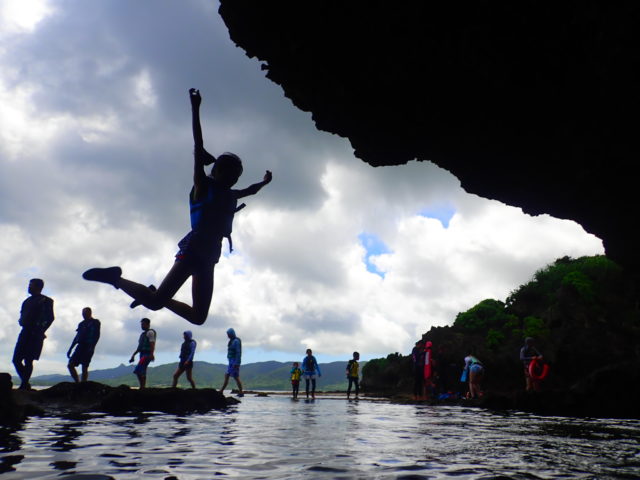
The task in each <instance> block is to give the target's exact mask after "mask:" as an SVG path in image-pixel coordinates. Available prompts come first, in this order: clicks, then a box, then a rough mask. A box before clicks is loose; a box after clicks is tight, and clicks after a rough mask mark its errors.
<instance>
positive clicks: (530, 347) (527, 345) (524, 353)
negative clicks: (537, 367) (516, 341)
mask: <svg viewBox="0 0 640 480" xmlns="http://www.w3.org/2000/svg"><path fill="white" fill-rule="evenodd" d="M534 358H537V359H542V354H541V353H540V352H539V351H538V349H537V348H536V347H535V341H534V340H533V338H531V337H527V338H525V340H524V346H523V347H522V348H521V349H520V361H521V362H522V365H523V366H524V380H525V389H526V391H527V392H530V391H532V390H534V391H538V390H540V381H539V380H535V379H533V378H531V375H530V373H529V364H530V363H531V361H532V360H533V359H534Z"/></svg>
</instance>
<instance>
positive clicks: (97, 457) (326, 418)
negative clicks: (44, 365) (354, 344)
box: [0, 396, 640, 480]
mask: <svg viewBox="0 0 640 480" xmlns="http://www.w3.org/2000/svg"><path fill="white" fill-rule="evenodd" d="M639 427H640V422H638V421H634V420H584V419H571V418H560V417H536V416H533V415H527V414H517V413H507V414H495V413H491V412H487V411H484V410H478V409H464V408H458V407H451V408H442V407H430V406H424V405H423V406H415V405H392V404H387V403H384V402H368V401H360V402H358V403H355V402H345V401H344V399H340V398H335V399H325V398H322V399H318V400H316V401H315V402H309V403H305V402H291V401H289V399H287V398H285V397H279V396H272V397H261V398H256V397H245V398H244V399H243V402H242V404H240V405H237V406H235V407H234V408H232V409H230V410H229V411H227V412H211V413H209V414H206V415H193V416H171V415H162V414H145V415H140V416H137V417H111V416H107V415H95V416H87V417H86V418H84V419H83V420H82V421H79V420H78V419H59V418H32V419H29V420H28V421H27V422H25V424H24V425H23V428H21V429H20V430H11V429H6V428H5V429H0V473H2V474H3V480H4V478H5V477H6V478H7V479H8V480H11V479H12V478H15V479H23V478H41V479H53V478H60V477H61V476H63V478H64V479H65V480H68V479H74V480H78V479H81V478H83V479H85V480H89V479H100V480H103V479H107V478H117V479H118V480H122V479H134V478H135V479H139V478H143V479H144V478H148V479H160V478H162V479H165V478H171V477H175V478H178V479H180V480H196V479H210V478H212V477H214V476H230V477H242V478H264V479H278V480H281V479H294V478H295V479H297V478H313V479H315V478H318V479H324V478H326V479H339V478H345V479H346V478H350V479H351V478H394V479H396V478H403V479H413V478H416V479H418V478H419V479H424V478H430V479H460V480H466V479H474V480H480V479H481V480H489V479H505V480H506V479H509V480H511V479H513V480H524V479H526V480H537V479H541V480H542V479H545V480H546V479H558V478H566V479H585V478H598V479H600V478H605V479H609V478H611V479H618V478H619V479H623V478H640V453H639V452H640V428H639ZM97 473H100V474H101V475H97Z"/></svg>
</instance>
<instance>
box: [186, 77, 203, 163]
mask: <svg viewBox="0 0 640 480" xmlns="http://www.w3.org/2000/svg"><path fill="white" fill-rule="evenodd" d="M189 99H190V100H191V127H192V129H193V145H194V147H195V149H196V150H199V149H202V148H204V142H203V140H202V127H201V126H200V104H201V103H202V97H201V96H200V90H196V89H195V88H190V89H189Z"/></svg>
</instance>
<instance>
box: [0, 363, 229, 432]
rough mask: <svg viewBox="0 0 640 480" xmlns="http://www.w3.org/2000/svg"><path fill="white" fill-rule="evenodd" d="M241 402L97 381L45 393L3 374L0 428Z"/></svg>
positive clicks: (201, 392) (215, 394)
mask: <svg viewBox="0 0 640 480" xmlns="http://www.w3.org/2000/svg"><path fill="white" fill-rule="evenodd" d="M236 403H239V400H237V399H235V398H232V397H225V396H224V395H223V394H222V393H220V392H219V391H217V390H215V389H213V388H199V389H184V390H183V389H177V388H146V389H144V390H139V389H133V388H131V387H129V386H127V385H121V386H119V387H110V386H108V385H104V384H101V383H98V382H91V381H89V382H84V383H72V382H61V383H58V384H56V385H54V386H52V387H49V388H46V389H43V390H16V389H13V385H12V382H11V376H10V375H9V374H8V373H0V425H10V424H15V423H19V422H21V421H23V420H24V419H26V418H27V417H30V416H68V415H81V414H86V413H108V414H113V415H132V414H133V415H135V414H139V413H142V412H149V411H157V412H162V413H170V414H176V415H180V414H188V413H205V412H208V411H210V410H214V409H215V410H221V409H225V408H227V407H228V406H229V405H233V404H236Z"/></svg>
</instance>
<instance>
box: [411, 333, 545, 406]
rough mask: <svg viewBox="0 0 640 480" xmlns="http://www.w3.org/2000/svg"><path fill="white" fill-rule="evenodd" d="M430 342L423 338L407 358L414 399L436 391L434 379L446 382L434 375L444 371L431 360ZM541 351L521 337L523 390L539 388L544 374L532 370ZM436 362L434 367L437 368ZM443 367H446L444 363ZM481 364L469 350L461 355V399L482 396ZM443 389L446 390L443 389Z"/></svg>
mask: <svg viewBox="0 0 640 480" xmlns="http://www.w3.org/2000/svg"><path fill="white" fill-rule="evenodd" d="M432 350H433V343H432V342H431V341H428V340H427V341H425V340H423V339H420V340H418V341H417V342H416V343H415V346H414V347H413V349H412V351H411V359H412V366H413V397H414V399H415V400H426V399H428V398H429V397H431V396H433V395H435V394H436V390H437V388H436V386H437V385H436V384H437V382H436V380H439V381H440V383H441V385H446V384H447V381H446V379H443V378H437V377H438V374H437V372H438V371H439V370H444V368H442V369H440V368H438V367H439V365H438V360H436V359H434V356H433V353H432ZM542 360H543V357H542V354H541V353H540V352H539V351H538V349H537V348H536V347H535V341H534V339H533V338H531V337H527V338H526V339H525V344H524V346H523V347H522V348H521V349H520V361H521V362H522V365H523V367H524V377H525V389H526V390H527V391H539V390H540V383H541V380H542V379H543V378H544V376H545V375H546V370H544V373H542V372H541V373H540V374H537V373H535V372H534V367H536V363H537V362H542ZM437 365H438V367H437ZM444 367H446V366H444ZM484 374H485V367H484V365H483V364H482V362H481V361H480V360H479V359H478V358H477V357H476V356H475V353H474V352H473V351H470V352H469V353H468V355H466V356H465V357H464V366H463V368H462V374H461V375H460V383H463V384H465V385H467V391H466V393H465V394H464V397H465V398H470V399H476V398H480V397H481V396H482V395H483V391H482V388H481V383H482V380H483V378H484ZM443 390H446V388H445V389H443ZM440 394H441V395H447V394H448V392H441V393H440Z"/></svg>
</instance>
